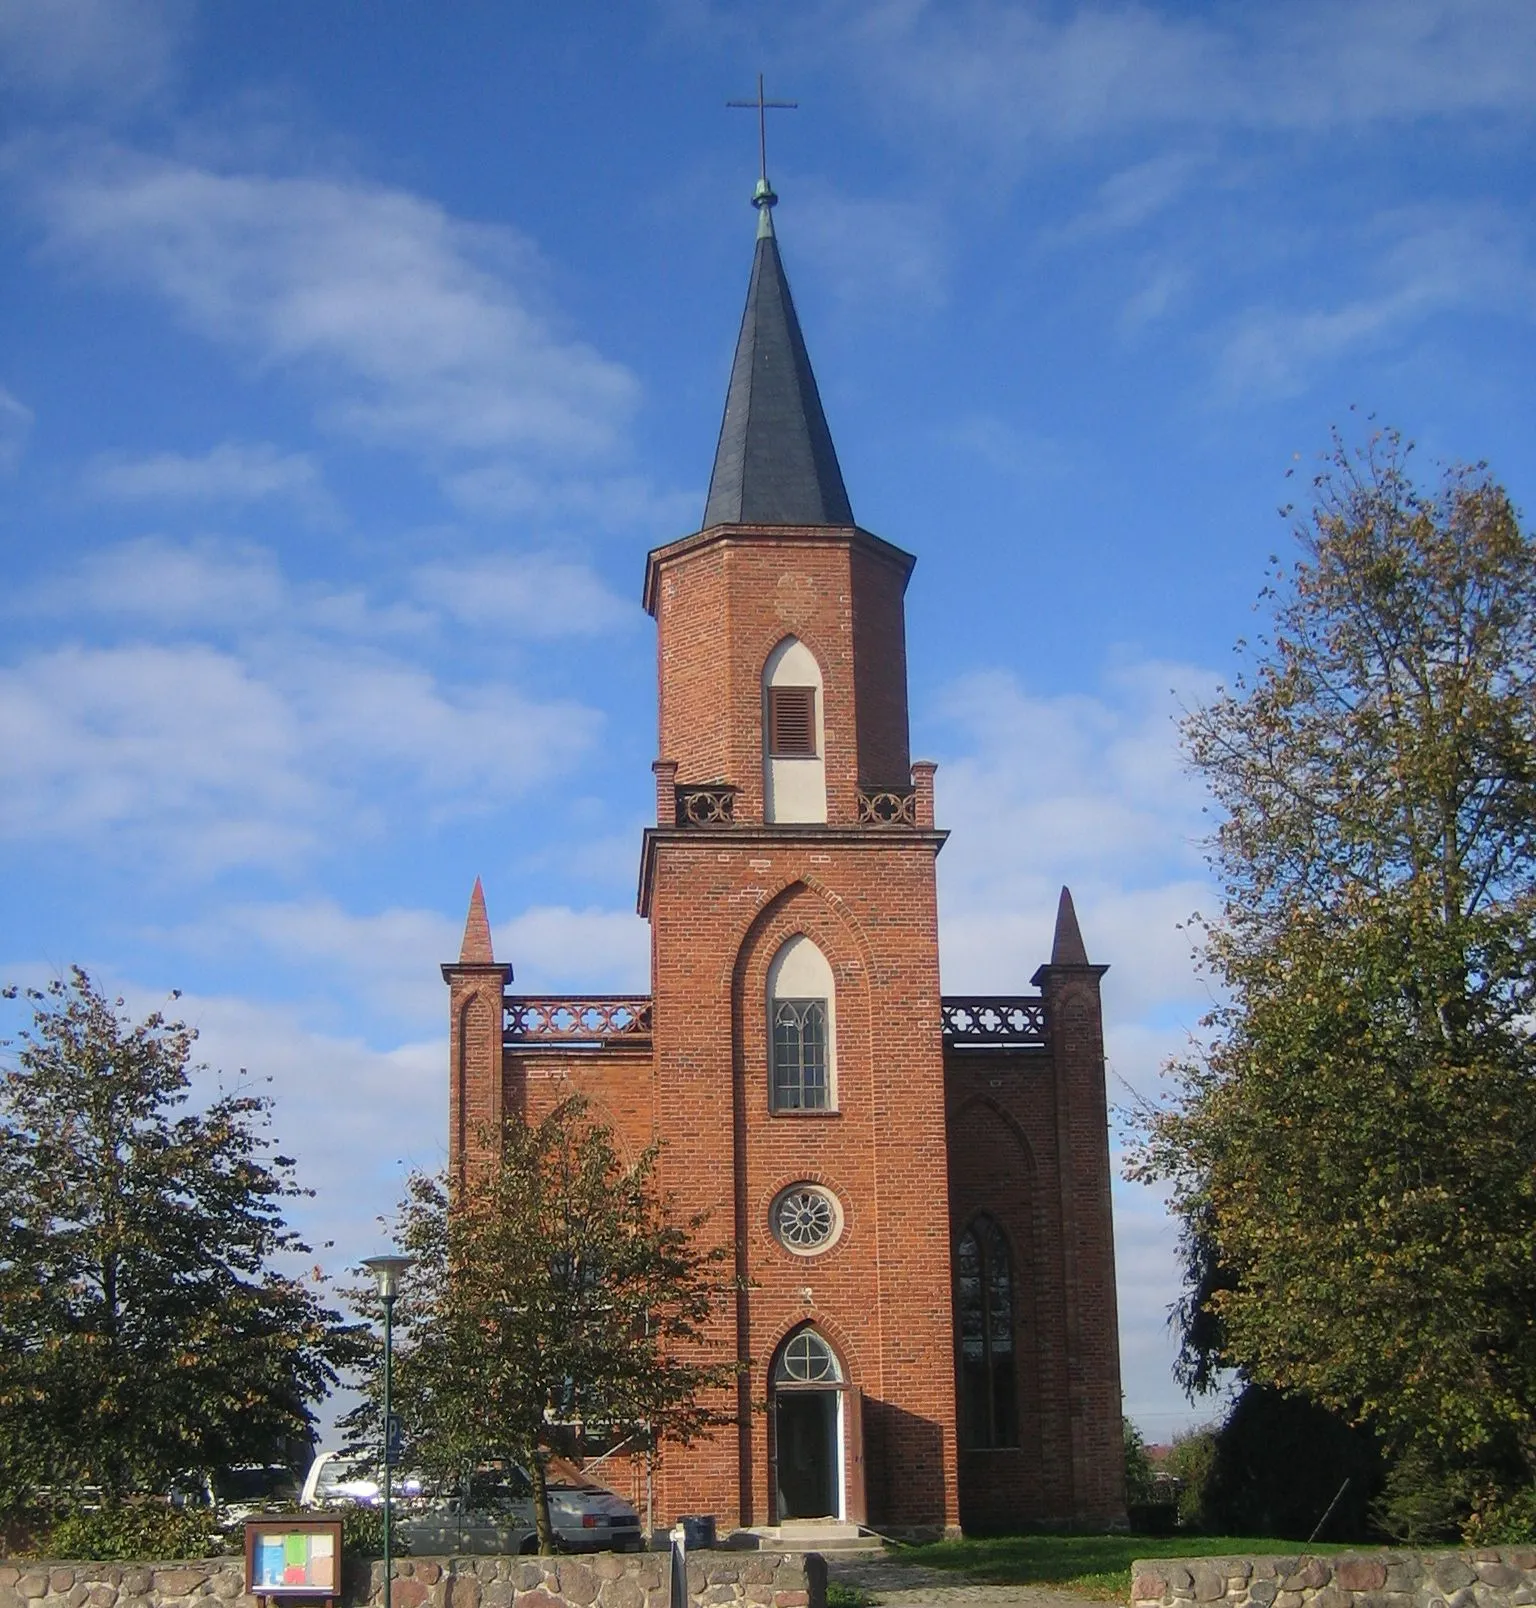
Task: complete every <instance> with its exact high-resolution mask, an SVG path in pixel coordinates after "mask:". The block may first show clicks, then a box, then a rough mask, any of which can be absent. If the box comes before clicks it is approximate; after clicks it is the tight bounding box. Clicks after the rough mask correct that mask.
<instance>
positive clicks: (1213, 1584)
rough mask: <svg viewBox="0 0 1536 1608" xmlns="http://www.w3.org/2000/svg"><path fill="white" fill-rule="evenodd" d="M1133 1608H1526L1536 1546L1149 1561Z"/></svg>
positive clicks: (1533, 1593) (1134, 1577) (1535, 1571)
mask: <svg viewBox="0 0 1536 1608" xmlns="http://www.w3.org/2000/svg"><path fill="white" fill-rule="evenodd" d="M1131 1602H1132V1604H1133V1608H1182V1605H1183V1604H1185V1603H1220V1604H1224V1605H1225V1608H1249V1605H1250V1604H1251V1605H1252V1608H1526V1605H1528V1604H1536V1547H1502V1548H1488V1549H1485V1550H1483V1551H1479V1552H1340V1553H1335V1554H1333V1555H1331V1556H1329V1557H1312V1556H1308V1555H1307V1554H1305V1553H1303V1554H1301V1555H1299V1556H1298V1555H1297V1554H1295V1553H1292V1554H1290V1555H1288V1556H1277V1557H1251V1558H1148V1559H1139V1560H1138V1561H1137V1562H1136V1563H1134V1564H1133V1565H1132V1566H1131Z"/></svg>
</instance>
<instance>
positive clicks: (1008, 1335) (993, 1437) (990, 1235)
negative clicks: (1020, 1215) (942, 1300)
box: [955, 1216, 1019, 1447]
mask: <svg viewBox="0 0 1536 1608" xmlns="http://www.w3.org/2000/svg"><path fill="white" fill-rule="evenodd" d="M955 1318H956V1322H957V1323H958V1324H959V1328H960V1432H961V1436H962V1438H963V1441H964V1444H965V1445H967V1446H980V1447H988V1446H1017V1445H1018V1444H1019V1413H1018V1396H1017V1386H1016V1383H1015V1373H1014V1289H1013V1259H1012V1257H1011V1256H1010V1255H1009V1254H1008V1241H1007V1238H1006V1237H1005V1236H1004V1234H1003V1231H1002V1229H1001V1228H999V1227H998V1225H997V1224H996V1223H995V1222H994V1221H993V1220H992V1219H991V1218H990V1217H986V1216H981V1217H976V1218H974V1219H973V1220H972V1222H971V1225H970V1227H969V1228H967V1229H966V1231H965V1232H964V1233H963V1234H962V1235H961V1236H960V1243H959V1245H958V1246H956V1248H955Z"/></svg>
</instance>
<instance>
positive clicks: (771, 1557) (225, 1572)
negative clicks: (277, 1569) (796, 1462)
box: [0, 1552, 827, 1608]
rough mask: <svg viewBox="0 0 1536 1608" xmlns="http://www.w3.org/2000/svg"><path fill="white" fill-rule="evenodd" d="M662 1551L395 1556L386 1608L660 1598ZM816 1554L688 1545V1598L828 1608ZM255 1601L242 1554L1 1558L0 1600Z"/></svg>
mask: <svg viewBox="0 0 1536 1608" xmlns="http://www.w3.org/2000/svg"><path fill="white" fill-rule="evenodd" d="M670 1568H671V1560H670V1558H669V1557H668V1556H667V1555H665V1554H663V1553H658V1552H640V1553H614V1552H599V1553H595V1554H591V1555H586V1556H581V1557H558V1558H541V1557H518V1558H499V1557H498V1558H401V1559H399V1560H398V1561H397V1562H396V1565H395V1579H394V1583H393V1586H392V1589H391V1592H390V1596H391V1599H392V1602H393V1608H666V1605H667V1601H668V1588H669V1571H670ZM383 1573H384V1572H383V1568H382V1566H381V1565H380V1564H379V1563H378V1562H374V1563H372V1564H371V1565H369V1564H367V1563H366V1562H363V1563H358V1564H356V1565H355V1566H353V1565H352V1564H349V1565H348V1566H347V1568H346V1570H345V1575H344V1580H343V1585H344V1588H345V1589H344V1592H343V1595H342V1598H341V1601H342V1604H343V1608H374V1605H376V1604H380V1603H382V1602H383V1585H384V1579H383ZM826 1600H827V1566H826V1564H825V1563H824V1562H823V1561H822V1559H821V1557H820V1556H819V1555H818V1554H816V1553H800V1552H693V1553H690V1554H689V1556H688V1601H689V1602H690V1603H691V1604H694V1605H697V1608H716V1605H719V1608H732V1605H734V1604H740V1605H741V1608H826ZM219 1604H228V1605H229V1608H261V1604H260V1602H259V1600H258V1599H257V1598H256V1597H254V1596H248V1595H246V1593H245V1566H244V1560H243V1559H241V1558H209V1559H206V1560H200V1561H194V1562H179V1563H68V1562H51V1561H48V1560H44V1559H40V1560H19V1559H18V1560H16V1561H13V1562H3V1563H0V1608H216V1605H219Z"/></svg>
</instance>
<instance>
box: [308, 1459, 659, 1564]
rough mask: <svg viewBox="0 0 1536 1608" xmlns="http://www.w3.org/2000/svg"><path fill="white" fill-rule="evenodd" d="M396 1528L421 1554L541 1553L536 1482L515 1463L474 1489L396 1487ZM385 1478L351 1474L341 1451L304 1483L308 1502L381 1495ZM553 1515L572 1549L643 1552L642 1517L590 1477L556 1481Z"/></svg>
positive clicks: (485, 1474)
mask: <svg viewBox="0 0 1536 1608" xmlns="http://www.w3.org/2000/svg"><path fill="white" fill-rule="evenodd" d="M395 1489H396V1493H397V1499H398V1504H399V1505H398V1507H397V1509H396V1512H395V1523H394V1529H395V1533H396V1534H397V1535H398V1536H399V1537H400V1539H401V1540H402V1541H404V1542H405V1543H406V1544H407V1545H408V1546H409V1547H410V1549H411V1550H412V1551H413V1552H416V1553H434V1552H437V1553H466V1552H470V1553H517V1552H536V1551H537V1550H538V1545H539V1536H538V1527H537V1524H536V1522H535V1520H534V1512H533V1482H532V1481H531V1480H530V1479H529V1478H528V1474H527V1472H526V1470H524V1469H521V1468H518V1467H517V1466H516V1465H515V1464H514V1465H513V1466H512V1467H511V1468H509V1469H506V1470H483V1471H479V1472H477V1473H475V1474H474V1475H472V1476H471V1477H470V1480H469V1484H468V1490H467V1491H452V1492H438V1493H434V1492H432V1491H430V1490H423V1488H422V1485H421V1482H420V1481H418V1480H414V1479H406V1480H403V1481H401V1483H400V1484H399V1485H397V1486H396V1488H395ZM380 1499H381V1498H380V1487H379V1482H378V1481H377V1480H374V1479H369V1478H367V1477H357V1476H354V1475H351V1474H350V1473H349V1472H348V1470H347V1467H346V1464H345V1463H344V1462H343V1461H342V1460H341V1458H340V1455H339V1454H338V1453H335V1452H322V1453H320V1455H319V1456H318V1457H316V1459H315V1461H314V1464H313V1465H312V1466H311V1468H310V1472H309V1478H308V1479H306V1480H305V1482H304V1491H303V1495H302V1498H301V1505H302V1506H304V1507H327V1506H332V1507H333V1506H337V1505H342V1504H345V1503H347V1502H362V1503H366V1504H368V1505H372V1504H374V1503H376V1502H378V1501H379V1500H380ZM549 1517H550V1523H551V1524H552V1525H553V1527H554V1532H555V1543H556V1545H557V1546H558V1547H559V1548H560V1549H561V1550H562V1551H564V1552H638V1551H640V1550H641V1549H642V1548H643V1546H644V1544H645V1540H644V1536H643V1535H642V1534H641V1529H640V1515H639V1514H638V1513H637V1512H636V1511H635V1509H634V1508H633V1507H632V1506H631V1505H630V1504H629V1503H628V1502H626V1501H625V1500H624V1499H623V1497H621V1496H616V1495H615V1494H614V1493H613V1492H612V1491H609V1490H605V1489H604V1488H603V1487H602V1486H601V1485H594V1484H592V1483H590V1482H588V1481H581V1482H577V1481H574V1480H551V1481H550V1485H549Z"/></svg>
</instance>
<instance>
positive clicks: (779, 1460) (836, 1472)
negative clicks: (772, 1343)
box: [770, 1328, 847, 1523]
mask: <svg viewBox="0 0 1536 1608" xmlns="http://www.w3.org/2000/svg"><path fill="white" fill-rule="evenodd" d="M770 1389H771V1392H772V1397H773V1403H772V1405H773V1431H774V1436H773V1439H774V1494H775V1498H776V1501H775V1505H776V1507H777V1514H776V1517H777V1519H778V1521H779V1522H780V1523H783V1521H784V1520H785V1519H841V1518H843V1517H844V1512H843V1508H844V1493H843V1435H844V1424H843V1397H844V1395H845V1393H846V1390H847V1384H846V1381H845V1380H844V1378H843V1370H842V1368H841V1367H840V1365H839V1364H838V1360H837V1357H836V1355H835V1354H834V1353H833V1350H832V1348H831V1346H829V1345H828V1344H827V1342H826V1340H825V1339H824V1338H823V1337H822V1336H821V1335H820V1334H818V1333H817V1331H816V1330H815V1329H812V1328H805V1329H796V1330H795V1332H794V1333H793V1334H792V1335H790V1337H789V1338H788V1339H787V1340H786V1341H785V1342H784V1344H783V1345H782V1346H780V1348H779V1352H778V1355H777V1357H775V1359H774V1364H773V1371H772V1374H771V1376H770Z"/></svg>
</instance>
